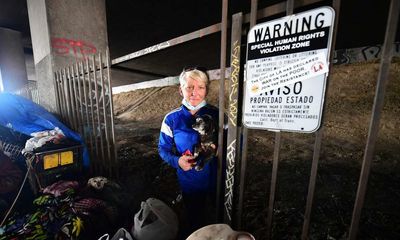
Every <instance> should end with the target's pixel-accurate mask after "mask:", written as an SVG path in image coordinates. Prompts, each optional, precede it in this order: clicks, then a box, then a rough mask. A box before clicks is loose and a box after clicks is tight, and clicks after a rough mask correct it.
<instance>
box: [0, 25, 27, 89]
mask: <svg viewBox="0 0 400 240" xmlns="http://www.w3.org/2000/svg"><path fill="white" fill-rule="evenodd" d="M27 84H28V78H27V74H26V66H25V55H24V48H23V46H22V41H21V33H20V32H17V31H14V30H11V29H7V28H0V91H8V92H19V91H23V92H24V93H25V91H24V90H25V87H26V86H27Z"/></svg>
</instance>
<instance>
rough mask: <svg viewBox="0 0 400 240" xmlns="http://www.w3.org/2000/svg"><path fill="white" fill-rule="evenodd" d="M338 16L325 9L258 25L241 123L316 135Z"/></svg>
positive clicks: (249, 57) (250, 40)
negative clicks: (334, 26) (334, 28)
mask: <svg viewBox="0 0 400 240" xmlns="http://www.w3.org/2000/svg"><path fill="white" fill-rule="evenodd" d="M333 21H334V11H333V9H332V8H330V7H321V8H317V9H313V10H311V11H307V12H303V13H299V14H295V15H291V16H286V17H283V18H280V19H277V20H273V21H270V22H266V23H261V24H258V25H256V26H254V27H253V28H252V29H251V30H250V31H249V34H248V40H247V42H248V45H247V63H246V75H245V96H244V100H243V105H244V106H243V123H244V125H245V126H246V127H248V128H255V129H267V130H272V131H293V132H314V131H316V130H317V129H318V128H319V126H320V123H321V117H322V108H323V102H324V96H325V86H326V78H327V75H328V70H329V62H328V57H329V52H330V49H329V48H330V45H331V38H332V31H333Z"/></svg>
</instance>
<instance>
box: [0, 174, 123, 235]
mask: <svg viewBox="0 0 400 240" xmlns="http://www.w3.org/2000/svg"><path fill="white" fill-rule="evenodd" d="M97 178H100V179H102V180H101V181H97V180H94V179H95V178H93V179H89V181H88V182H87V183H86V184H84V186H80V184H79V183H78V182H77V181H58V182H56V183H54V184H52V185H50V186H48V187H46V188H45V189H44V190H43V193H42V194H41V195H40V196H39V197H37V198H36V199H35V200H34V201H33V207H32V211H30V212H29V213H28V214H24V215H22V216H20V215H19V214H18V213H17V212H16V213H15V214H14V215H13V216H12V217H10V218H8V219H7V221H6V223H5V224H4V226H2V227H1V228H0V240H3V239H4V240H6V239H35V240H36V239H92V238H93V235H94V234H96V232H102V231H104V229H107V228H114V227H115V226H112V224H113V222H115V220H116V219H117V217H118V214H119V209H120V208H119V206H118V201H123V199H122V198H123V197H122V196H121V194H119V193H120V192H121V189H120V187H119V185H118V184H116V183H114V182H111V181H108V180H107V179H106V178H104V177H97ZM93 184H94V185H93ZM118 196H120V199H116V198H118Z"/></svg>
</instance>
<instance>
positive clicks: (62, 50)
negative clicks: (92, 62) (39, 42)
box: [51, 38, 97, 60]
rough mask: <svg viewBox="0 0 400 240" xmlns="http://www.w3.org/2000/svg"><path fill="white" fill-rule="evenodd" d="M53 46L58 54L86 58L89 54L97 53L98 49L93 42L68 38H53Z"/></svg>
mask: <svg viewBox="0 0 400 240" xmlns="http://www.w3.org/2000/svg"><path fill="white" fill-rule="evenodd" d="M51 46H52V48H53V50H54V52H55V53H56V54H58V55H63V56H68V55H73V56H74V57H75V58H76V59H81V60H82V59H83V60H86V57H87V55H91V54H95V53H96V52H97V49H96V47H95V46H93V45H92V44H90V43H88V42H85V41H82V40H73V39H67V38H52V39H51Z"/></svg>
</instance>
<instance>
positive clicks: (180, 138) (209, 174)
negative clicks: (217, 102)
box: [158, 105, 218, 193]
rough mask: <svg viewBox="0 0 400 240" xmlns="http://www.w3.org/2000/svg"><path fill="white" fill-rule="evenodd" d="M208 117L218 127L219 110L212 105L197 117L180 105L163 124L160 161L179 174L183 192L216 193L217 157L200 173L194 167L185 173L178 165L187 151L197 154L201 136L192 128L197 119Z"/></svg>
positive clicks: (169, 114) (200, 111) (199, 112)
mask: <svg viewBox="0 0 400 240" xmlns="http://www.w3.org/2000/svg"><path fill="white" fill-rule="evenodd" d="M204 114H209V115H211V116H212V118H213V119H214V121H215V123H216V126H218V109H217V108H216V107H214V106H211V105H206V106H204V107H202V108H201V109H200V110H199V111H198V112H197V113H196V115H195V116H192V114H191V113H190V111H189V110H188V109H187V108H186V107H184V106H181V107H179V108H177V109H175V110H173V111H171V112H169V113H168V114H167V115H166V116H165V118H164V120H163V122H162V125H161V132H160V140H159V143H158V151H159V154H160V156H161V158H162V159H163V160H164V161H165V162H167V163H168V164H169V165H171V166H172V167H174V168H175V169H176V171H177V175H178V181H179V184H180V186H181V190H182V192H184V193H201V192H209V191H214V190H215V186H216V174H217V160H216V158H214V159H213V160H212V161H210V162H209V163H208V164H206V165H205V166H204V168H203V170H201V171H196V170H195V169H194V168H193V169H192V170H189V171H186V172H185V171H183V170H182V169H181V168H180V167H179V164H178V160H179V158H180V157H181V156H182V155H183V153H184V152H185V151H187V150H190V152H191V153H193V152H194V147H195V145H196V144H197V143H198V142H199V140H200V137H199V134H198V133H197V132H196V131H195V130H193V129H192V124H193V123H194V121H195V117H196V116H201V115H204ZM216 134H218V131H217V132H216Z"/></svg>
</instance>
